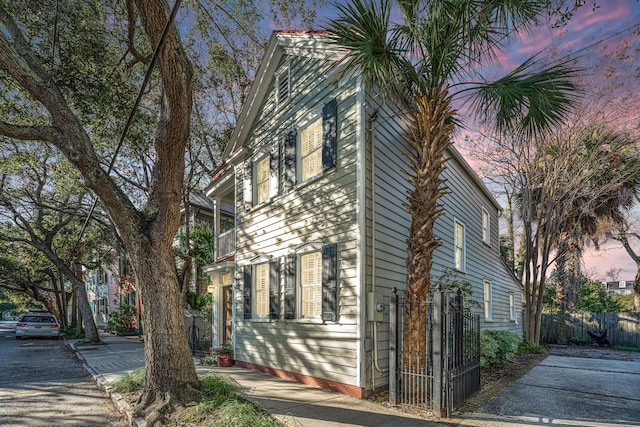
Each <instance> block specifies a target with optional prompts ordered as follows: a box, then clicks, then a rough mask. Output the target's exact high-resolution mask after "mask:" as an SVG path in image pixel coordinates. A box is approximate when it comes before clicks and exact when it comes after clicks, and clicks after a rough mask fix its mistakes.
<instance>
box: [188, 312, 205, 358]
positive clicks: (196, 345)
mask: <svg viewBox="0 0 640 427" xmlns="http://www.w3.org/2000/svg"><path fill="white" fill-rule="evenodd" d="M184 323H185V325H186V326H187V339H188V340H189V347H190V348H191V353H192V354H193V355H194V356H207V355H208V354H209V348H210V347H211V345H212V342H211V340H212V329H211V317H210V316H207V315H205V314H204V313H194V312H188V311H186V312H185V316H184Z"/></svg>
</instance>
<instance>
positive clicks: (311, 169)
mask: <svg viewBox="0 0 640 427" xmlns="http://www.w3.org/2000/svg"><path fill="white" fill-rule="evenodd" d="M300 157H301V159H300V163H301V168H302V171H301V179H302V182H304V181H307V180H308V179H310V178H313V177H315V176H317V175H319V174H321V173H322V117H318V118H317V119H316V120H314V121H313V122H311V123H310V124H309V125H308V126H307V127H305V128H304V129H302V132H301V136H300Z"/></svg>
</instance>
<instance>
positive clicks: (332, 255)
mask: <svg viewBox="0 0 640 427" xmlns="http://www.w3.org/2000/svg"><path fill="white" fill-rule="evenodd" d="M337 314H338V256H337V246H336V244H335V243H333V244H330V245H325V246H323V247H322V320H330V321H335V320H336V319H337V318H338V315H337Z"/></svg>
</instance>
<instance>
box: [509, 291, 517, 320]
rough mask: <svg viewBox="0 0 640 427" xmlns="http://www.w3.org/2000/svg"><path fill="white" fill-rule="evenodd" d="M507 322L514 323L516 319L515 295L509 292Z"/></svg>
mask: <svg viewBox="0 0 640 427" xmlns="http://www.w3.org/2000/svg"><path fill="white" fill-rule="evenodd" d="M509 320H511V321H512V322H515V321H516V320H517V319H516V295H515V294H514V293H513V292H509Z"/></svg>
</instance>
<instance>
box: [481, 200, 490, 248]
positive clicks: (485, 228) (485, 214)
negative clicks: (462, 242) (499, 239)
mask: <svg viewBox="0 0 640 427" xmlns="http://www.w3.org/2000/svg"><path fill="white" fill-rule="evenodd" d="M482 241H483V242H484V244H485V245H487V246H491V214H489V210H488V209H486V208H485V207H482Z"/></svg>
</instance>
